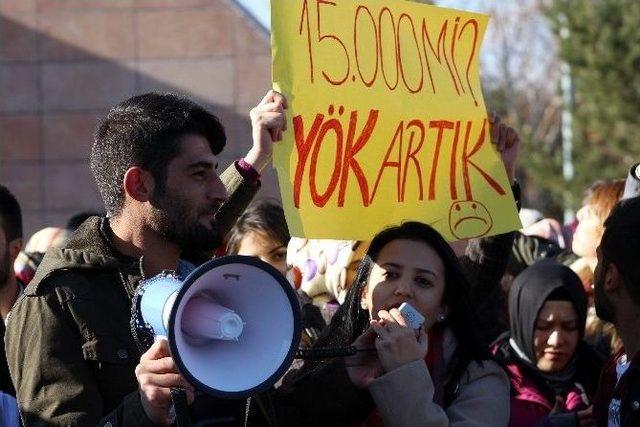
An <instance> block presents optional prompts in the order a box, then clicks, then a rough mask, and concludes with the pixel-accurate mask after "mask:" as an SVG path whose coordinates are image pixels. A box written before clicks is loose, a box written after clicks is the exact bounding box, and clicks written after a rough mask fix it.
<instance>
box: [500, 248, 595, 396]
mask: <svg viewBox="0 0 640 427" xmlns="http://www.w3.org/2000/svg"><path fill="white" fill-rule="evenodd" d="M559 292H560V293H561V294H562V295H564V297H565V298H566V299H568V300H569V301H570V302H571V303H573V306H574V308H575V310H576V313H577V314H578V330H579V331H580V339H582V336H583V334H584V328H585V324H586V320H587V295H586V293H585V291H584V288H583V287H582V282H581V281H580V278H579V277H578V276H577V275H576V273H574V272H573V271H572V270H571V269H570V268H569V267H566V266H564V265H561V264H559V263H558V262H556V261H554V260H551V259H543V260H541V261H538V262H536V263H535V264H533V265H532V266H530V267H528V268H526V269H525V270H524V271H523V272H522V273H520V274H519V275H518V276H517V277H516V278H515V280H514V281H513V284H512V285H511V289H510V290H509V323H510V326H511V342H512V349H513V350H514V351H513V352H512V354H513V353H515V354H514V356H515V357H516V359H519V362H520V363H521V364H523V365H524V366H526V367H528V368H529V369H530V370H532V371H533V372H534V373H535V374H536V375H537V376H539V377H541V378H542V379H543V380H544V381H545V382H546V383H547V384H549V385H550V386H552V387H553V388H554V389H556V388H557V387H556V386H557V385H558V383H563V382H565V380H568V379H569V378H571V377H572V376H573V374H574V373H575V369H576V354H577V349H576V353H574V357H573V358H572V360H571V362H569V364H568V366H567V367H566V368H565V369H564V370H563V371H562V372H557V373H553V374H549V373H543V372H540V371H539V370H538V369H537V367H536V362H537V359H536V356H535V352H534V349H533V335H534V329H535V324H536V320H537V318H538V314H539V313H540V310H541V309H542V306H543V305H544V303H545V302H546V301H547V299H549V297H550V296H551V294H554V293H555V295H557V294H558V293H559ZM565 298H563V299H565ZM513 344H515V345H516V346H517V349H514V348H513Z"/></svg>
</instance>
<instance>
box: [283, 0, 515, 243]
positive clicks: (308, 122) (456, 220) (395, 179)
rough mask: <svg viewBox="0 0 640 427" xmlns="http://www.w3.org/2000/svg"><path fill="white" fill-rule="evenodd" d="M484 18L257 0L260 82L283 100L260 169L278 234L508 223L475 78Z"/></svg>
mask: <svg viewBox="0 0 640 427" xmlns="http://www.w3.org/2000/svg"><path fill="white" fill-rule="evenodd" d="M487 21H488V17H487V16H485V15H481V14H476V13H469V12H463V11H458V10H452V9H444V8H438V7H434V6H428V5H423V4H419V3H414V2H409V1H388V0H384V1H383V0H360V1H353V0H334V1H329V0H298V1H293V0H272V1H271V31H272V39H271V45H272V55H273V82H274V88H275V89H276V90H278V91H280V92H282V93H283V94H284V95H285V96H286V97H287V99H288V101H289V110H288V112H287V114H288V118H287V120H288V130H287V131H286V132H285V134H284V140H283V141H282V142H280V143H278V144H276V150H275V153H274V165H275V167H276V170H277V174H278V181H279V184H280V189H281V192H282V199H283V204H284V207H285V212H286V215H287V222H288V225H289V228H290V231H291V234H292V235H294V236H300V237H308V238H329V239H354V240H370V239H371V237H372V236H373V235H375V234H376V233H377V232H378V231H380V230H381V229H382V228H384V227H386V226H388V225H392V224H396V223H399V222H401V221H403V220H418V221H422V222H425V223H428V224H431V225H433V226H434V227H435V228H436V229H438V231H440V232H441V233H442V234H443V235H444V236H445V237H446V238H448V239H449V240H456V239H462V238H471V237H478V236H483V235H489V234H497V233H502V232H505V231H509V230H513V229H516V228H519V227H520V221H519V219H518V215H517V211H516V208H515V203H514V201H513V197H512V194H511V190H510V187H509V183H508V179H507V177H506V173H505V171H504V167H503V166H502V164H501V162H500V159H499V157H498V155H497V153H496V150H495V148H494V147H493V146H492V145H491V143H490V132H489V124H488V120H487V113H486V108H485V105H484V101H483V99H482V92H481V88H480V78H479V71H478V68H479V65H478V54H479V52H480V46H481V43H482V39H483V36H484V32H485V29H486V26H487Z"/></svg>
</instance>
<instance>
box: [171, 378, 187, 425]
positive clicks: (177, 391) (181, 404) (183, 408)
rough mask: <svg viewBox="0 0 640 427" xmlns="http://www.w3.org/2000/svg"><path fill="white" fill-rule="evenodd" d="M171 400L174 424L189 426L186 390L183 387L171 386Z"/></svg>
mask: <svg viewBox="0 0 640 427" xmlns="http://www.w3.org/2000/svg"><path fill="white" fill-rule="evenodd" d="M171 402H172V403H173V411H174V413H175V424H176V426H178V427H191V419H190V418H189V404H188V403H187V392H186V391H185V390H184V389H183V388H178V387H171Z"/></svg>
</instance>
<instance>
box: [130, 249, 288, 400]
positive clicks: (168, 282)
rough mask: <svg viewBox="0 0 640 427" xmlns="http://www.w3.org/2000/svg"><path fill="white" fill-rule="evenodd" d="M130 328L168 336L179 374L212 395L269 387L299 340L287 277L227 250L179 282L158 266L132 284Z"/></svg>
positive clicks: (148, 336)
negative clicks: (158, 271)
mask: <svg viewBox="0 0 640 427" xmlns="http://www.w3.org/2000/svg"><path fill="white" fill-rule="evenodd" d="M132 311H133V312H132V332H133V334H134V337H135V338H136V341H138V343H139V345H142V347H147V348H148V346H150V345H151V344H152V342H153V340H154V339H155V338H156V337H166V338H167V340H168V341H169V348H170V350H171V355H172V357H173V359H174V361H175V363H176V366H177V367H178V370H179V371H180V372H181V373H182V374H183V375H184V377H185V378H186V379H187V380H188V381H189V382H190V383H191V384H192V385H193V386H194V387H196V388H197V389H199V390H201V391H203V392H206V393H208V394H211V395H213V396H217V397H223V398H244V397H248V396H251V395H253V394H255V393H260V392H262V391H265V390H267V389H268V388H270V387H271V386H272V385H273V384H275V383H276V382H277V381H278V380H279V379H280V377H282V375H284V373H285V372H286V370H287V369H288V367H289V366H290V365H291V362H292V360H293V358H294V356H295V354H296V351H297V350H298V345H299V343H300V331H301V321H300V306H299V303H298V300H297V297H296V294H295V292H294V290H293V288H292V287H291V285H290V284H289V282H288V280H287V279H286V278H285V277H284V276H283V275H282V274H281V273H280V272H279V271H278V270H276V269H275V268H273V267H272V266H271V265H269V264H267V263H265V262H263V261H261V260H260V259H258V258H254V257H246V256H239V255H236V256H228V257H222V258H218V259H215V260H212V261H209V262H207V263H205V264H203V265H202V266H200V267H199V268H197V269H195V270H194V271H193V272H192V273H191V274H189V276H187V278H186V279H185V280H184V282H182V281H180V280H178V279H177V277H176V276H174V275H172V274H168V273H163V274H160V275H158V276H155V277H153V278H151V279H148V280H144V281H143V282H141V284H140V285H139V286H138V288H137V291H136V294H135V296H134V300H133V305H132Z"/></svg>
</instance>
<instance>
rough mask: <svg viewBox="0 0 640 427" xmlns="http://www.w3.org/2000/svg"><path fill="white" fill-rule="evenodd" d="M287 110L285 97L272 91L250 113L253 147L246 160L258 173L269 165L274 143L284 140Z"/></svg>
mask: <svg viewBox="0 0 640 427" xmlns="http://www.w3.org/2000/svg"><path fill="white" fill-rule="evenodd" d="M286 109H287V100H286V99H285V97H284V96H282V94H280V93H278V92H276V91H274V90H270V91H269V92H267V94H266V95H265V96H264V98H262V101H260V103H259V104H258V105H257V106H256V107H255V108H253V109H252V110H251V112H250V113H249V115H250V117H251V127H252V131H253V132H252V135H253V146H252V147H251V149H250V150H249V152H248V153H247V155H246V156H245V158H244V159H245V161H246V162H247V163H249V164H251V165H252V166H253V167H254V169H255V170H257V171H258V172H262V170H263V169H264V167H265V166H266V165H267V164H268V163H269V161H270V160H271V154H272V153H273V143H274V142H277V141H280V140H282V132H283V131H285V130H286V129H287V117H286V115H285V110H286Z"/></svg>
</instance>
